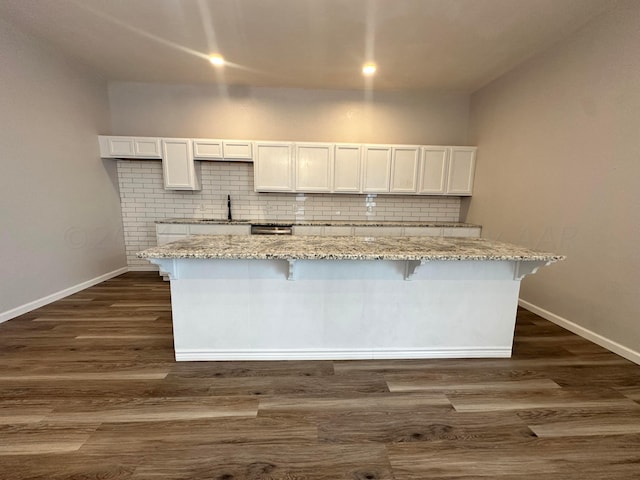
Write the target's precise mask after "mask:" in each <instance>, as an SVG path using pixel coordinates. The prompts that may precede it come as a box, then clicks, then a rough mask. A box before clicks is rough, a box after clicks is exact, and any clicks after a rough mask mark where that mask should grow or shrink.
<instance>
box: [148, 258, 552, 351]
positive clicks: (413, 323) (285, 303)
mask: <svg viewBox="0 0 640 480" xmlns="http://www.w3.org/2000/svg"><path fill="white" fill-rule="evenodd" d="M151 261H152V262H153V263H156V264H158V265H159V266H160V269H161V270H162V271H165V272H167V273H168V274H169V277H170V280H171V301H172V308H173V329H174V343H175V354H176V360H183V361H187V360H294V359H295V360H318V359H327V360H329V359H330V360H340V359H411V358H415V359H418V358H471V357H509V356H510V355H511V348H512V343H513V334H514V327H515V318H516V308H517V303H518V293H519V289H520V280H521V279H522V277H523V276H524V275H526V274H528V273H534V272H535V271H536V270H537V269H538V268H539V267H540V266H542V265H545V264H547V262H545V261H517V260H510V261H477V260H475V261H474V260H466V261H438V260H429V261H425V260H422V261H420V260H316V259H314V260H283V259H276V260H254V259H231V260H227V259H190V258H153V259H151Z"/></svg>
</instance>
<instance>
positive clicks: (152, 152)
mask: <svg viewBox="0 0 640 480" xmlns="http://www.w3.org/2000/svg"><path fill="white" fill-rule="evenodd" d="M133 146H134V149H135V154H136V157H144V158H161V156H162V155H161V154H160V139H159V138H143V137H138V138H134V139H133Z"/></svg>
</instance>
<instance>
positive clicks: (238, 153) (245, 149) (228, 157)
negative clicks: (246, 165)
mask: <svg viewBox="0 0 640 480" xmlns="http://www.w3.org/2000/svg"><path fill="white" fill-rule="evenodd" d="M193 157H194V158H195V159H196V160H225V161H238V160H239V161H243V162H250V161H251V160H253V148H252V144H251V142H249V141H247V140H212V139H208V138H197V139H194V140H193Z"/></svg>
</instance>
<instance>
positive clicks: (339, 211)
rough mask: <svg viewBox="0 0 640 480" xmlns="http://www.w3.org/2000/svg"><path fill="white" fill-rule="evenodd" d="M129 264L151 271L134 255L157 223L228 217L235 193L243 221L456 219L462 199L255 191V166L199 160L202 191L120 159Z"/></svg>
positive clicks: (154, 164)
mask: <svg viewBox="0 0 640 480" xmlns="http://www.w3.org/2000/svg"><path fill="white" fill-rule="evenodd" d="M117 162H118V182H119V186H120V201H121V206H122V219H123V224H124V225H123V226H124V238H125V245H126V251H127V262H128V265H129V268H132V269H148V268H149V262H148V261H147V260H142V259H138V258H136V253H137V252H139V251H140V250H144V249H146V248H149V247H152V246H155V244H156V233H155V223H154V222H155V221H156V220H159V219H163V218H175V217H181V218H217V219H223V218H227V195H231V204H232V213H233V218H234V219H238V220H242V219H246V220H257V221H269V220H291V221H295V220H376V221H380V220H383V221H384V220H389V221H435V222H457V221H458V220H459V217H460V198H459V197H420V196H409V195H403V196H398V195H377V196H375V195H342V194H340V195H331V194H291V193H256V192H254V191H253V165H252V164H251V163H241V162H200V168H201V169H202V170H201V172H202V177H201V180H202V190H200V191H198V192H192V191H185V192H179V191H172V190H165V189H164V187H163V183H162V164H161V163H160V161H153V160H117Z"/></svg>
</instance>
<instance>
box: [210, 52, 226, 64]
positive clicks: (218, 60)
mask: <svg viewBox="0 0 640 480" xmlns="http://www.w3.org/2000/svg"><path fill="white" fill-rule="evenodd" d="M209 61H210V62H211V63H212V64H213V65H215V66H216V67H219V66H221V65H224V58H222V55H219V54H217V53H216V54H214V55H210V56H209Z"/></svg>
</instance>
